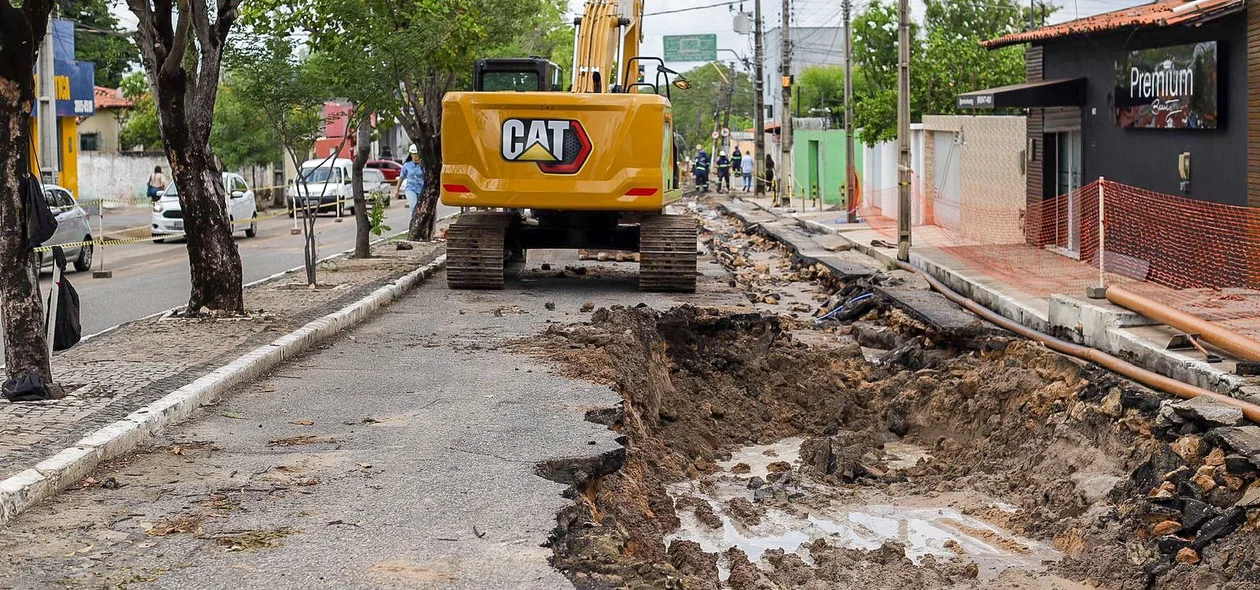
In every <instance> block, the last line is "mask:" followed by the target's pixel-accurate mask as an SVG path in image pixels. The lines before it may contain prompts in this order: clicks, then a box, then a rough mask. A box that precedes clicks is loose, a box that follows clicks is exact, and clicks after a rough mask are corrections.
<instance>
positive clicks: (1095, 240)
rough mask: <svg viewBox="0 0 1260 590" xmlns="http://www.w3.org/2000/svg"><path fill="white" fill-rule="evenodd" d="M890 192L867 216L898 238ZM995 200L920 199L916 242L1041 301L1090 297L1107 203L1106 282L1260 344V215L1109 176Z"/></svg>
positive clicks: (916, 194)
mask: <svg viewBox="0 0 1260 590" xmlns="http://www.w3.org/2000/svg"><path fill="white" fill-rule="evenodd" d="M916 188H917V187H916ZM885 190H891V191H892V192H893V193H895V191H896V189H885ZM881 192H884V191H872V192H871V193H868V196H867V199H866V206H865V207H864V208H863V211H862V212H863V214H864V217H865V220H866V221H867V222H868V224H869V225H870V227H872V228H873V229H876V230H877V231H879V232H880V233H881V234H883V235H885V236H886V237H887V239H888V240H889V241H895V240H896V235H897V222H896V210H895V208H890V205H891V206H892V207H895V203H896V197H895V194H894V195H891V198H890V196H889V195H881V194H876V193H881ZM1020 197H1021V199H1022V194H1020ZM997 201H998V198H996V197H994V198H991V199H988V200H986V199H984V198H981V197H980V196H973V195H965V196H963V197H962V198H952V199H951V198H947V197H945V196H944V195H942V194H941V191H939V190H937V189H936V188H935V187H930V186H929V187H926V188H925V189H924V190H914V191H912V219H913V223H912V225H913V226H914V230H913V243H914V245H915V246H916V248H920V249H922V248H932V249H935V250H937V252H936V253H935V256H938V257H941V258H943V259H945V262H946V263H947V265H949V264H950V263H951V262H952V263H953V265H955V266H962V267H965V268H966V269H967V270H969V271H970V272H975V273H982V274H985V275H988V276H989V277H991V278H993V279H995V280H997V281H999V282H1001V283H1003V284H1005V285H1008V286H1010V287H1013V288H1015V289H1018V290H1020V291H1023V292H1024V293H1027V294H1029V295H1032V296H1035V297H1047V296H1049V295H1050V294H1052V293H1064V294H1067V295H1073V296H1083V295H1084V291H1085V288H1086V287H1087V286H1090V285H1097V284H1098V283H1099V265H1100V260H1099V243H1100V231H1099V230H1100V225H1099V204H1100V203H1102V206H1103V213H1104V215H1103V218H1104V224H1103V227H1102V232H1101V242H1102V243H1103V248H1102V253H1103V256H1102V261H1101V263H1102V266H1103V267H1104V268H1105V271H1106V273H1105V274H1106V281H1107V283H1108V284H1123V285H1124V286H1125V287H1126V288H1129V289H1131V290H1133V291H1135V292H1139V293H1141V294H1143V295H1146V296H1148V297H1151V298H1152V299H1154V300H1156V301H1159V302H1161V303H1164V304H1166V305H1171V306H1173V307H1176V308H1178V309H1181V310H1182V311H1185V312H1188V313H1191V314H1194V315H1196V316H1199V317H1201V318H1203V319H1207V320H1211V321H1217V322H1222V323H1224V324H1226V325H1227V326H1228V327H1231V328H1233V329H1235V330H1237V331H1239V332H1242V333H1245V334H1248V335H1250V336H1252V337H1260V209H1255V208H1250V207H1238V206H1232V205H1222V204H1218V203H1210V202H1207V201H1201V200H1197V199H1191V198H1187V197H1182V196H1176V195H1167V194H1160V193H1156V192H1152V191H1148V190H1145V189H1141V188H1137V187H1133V186H1129V185H1125V184H1121V183H1118V182H1111V181H1105V180H1098V181H1095V182H1092V183H1090V184H1088V185H1086V186H1084V187H1081V188H1080V189H1077V190H1075V191H1073V192H1071V193H1069V194H1065V195H1060V196H1058V197H1056V198H1053V199H1048V200H1044V201H1041V202H1039V203H1034V204H1031V205H1028V204H1024V203H1022V202H1020V203H1018V204H1017V205H1014V206H1013V205H1012V201H1011V199H1010V198H1009V195H1007V196H1006V197H1003V198H1002V200H1001V201H1000V202H997ZM879 204H883V205H884V207H882V208H881V207H878V206H877V205H879ZM885 210H887V211H889V214H885ZM921 251H923V250H921ZM924 253H925V254H927V255H929V256H933V253H932V252H928V251H925V252H924ZM949 258H952V259H954V260H953V261H950V260H948V259H949Z"/></svg>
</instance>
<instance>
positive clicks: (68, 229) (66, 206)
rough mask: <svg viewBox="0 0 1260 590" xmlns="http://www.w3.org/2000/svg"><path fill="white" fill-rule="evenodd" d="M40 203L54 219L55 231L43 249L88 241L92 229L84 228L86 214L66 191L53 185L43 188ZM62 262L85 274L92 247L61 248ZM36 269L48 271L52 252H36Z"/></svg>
mask: <svg viewBox="0 0 1260 590" xmlns="http://www.w3.org/2000/svg"><path fill="white" fill-rule="evenodd" d="M44 199H45V200H47V201H48V208H49V209H51V210H52V212H53V215H56V216H57V231H56V232H55V233H53V235H52V237H51V238H48V240H47V241H45V242H44V243H43V244H42V245H43V246H59V245H61V244H73V243H76V242H86V241H90V240H91V239H92V229H91V227H90V226H89V225H88V214H87V212H86V211H84V210H83V208H82V207H80V206H79V203H78V202H77V201H75V199H74V195H72V194H70V191H69V190H67V189H65V188H63V187H60V186H57V185H55V184H45V185H44ZM65 252H66V260H67V261H71V262H73V264H74V270H77V271H79V272H85V271H88V270H91V269H92V244H83V245H78V246H71V247H67V248H65ZM36 257H37V261H38V263H39V266H38V267H37V268H40V269H44V268H52V265H53V255H52V252H37V253H36Z"/></svg>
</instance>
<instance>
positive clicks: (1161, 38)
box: [959, 0, 1260, 207]
mask: <svg viewBox="0 0 1260 590" xmlns="http://www.w3.org/2000/svg"><path fill="white" fill-rule="evenodd" d="M1255 4H1260V2H1247V3H1245V2H1244V1H1243V0H1163V1H1159V2H1155V3H1152V4H1148V5H1143V6H1139V7H1134V8H1129V9H1124V10H1118V11H1115V12H1112V13H1107V14H1102V15H1097V16H1094V17H1089V18H1085V19H1080V20H1078V21H1072V22H1068V23H1062V24H1059V25H1053V26H1050V27H1045V28H1042V29H1035V30H1032V31H1026V32H1022V33H1016V34H1013V35H1008V36H1006V37H1002V38H1000V39H995V40H993V41H989V42H987V43H986V46H988V47H989V48H997V47H1004V46H1007V45H1014V44H1020V43H1028V44H1029V48H1028V51H1027V64H1028V72H1027V73H1028V84H1025V85H1021V86H1016V87H1009V88H1005V89H992V90H987V91H980V92H977V93H968V94H966V95H963V96H961V97H960V101H959V102H960V106H964V107H966V106H972V107H973V108H985V107H995V106H996V107H1003V106H1007V107H1028V115H1029V121H1028V143H1027V153H1026V159H1027V171H1028V174H1027V191H1028V195H1027V197H1028V202H1029V205H1030V207H1031V206H1033V205H1034V204H1035V203H1037V202H1040V201H1042V200H1044V199H1048V198H1053V197H1055V196H1058V195H1062V194H1066V193H1069V192H1071V191H1072V190H1074V189H1076V188H1079V187H1081V186H1084V185H1088V184H1089V183H1090V182H1092V181H1094V180H1096V179H1097V178H1099V177H1106V178H1107V179H1108V180H1110V181H1116V182H1120V183H1124V184H1128V185H1132V186H1136V187H1139V188H1142V189H1146V190H1149V191H1154V192H1157V193H1164V194H1169V195H1178V196H1183V197H1189V198H1193V199H1198V200H1203V201H1209V202H1213V203H1220V204H1228V205H1239V206H1247V205H1251V206H1258V205H1260V193H1258V192H1257V189H1260V171H1257V170H1256V168H1258V167H1260V149H1258V146H1260V133H1256V134H1253V133H1251V128H1252V127H1257V123H1260V121H1257V120H1253V119H1260V117H1258V116H1256V115H1255V113H1251V112H1250V111H1251V110H1253V109H1255V108H1258V107H1257V106H1253V105H1250V104H1249V101H1248V94H1249V85H1248V74H1249V71H1257V66H1260V63H1257V64H1253V63H1250V62H1249V56H1251V60H1256V61H1260V56H1258V55H1257V54H1258V53H1260V40H1256V39H1254V38H1255V37H1257V36H1258V35H1257V26H1255V25H1252V26H1249V23H1250V22H1253V21H1255V22H1260V18H1257V17H1256V15H1255V13H1260V7H1257V6H1253V5H1255ZM1253 45H1254V46H1256V47H1257V51H1251V50H1250V48H1251V47H1252V46H1253ZM1253 78H1258V79H1260V72H1258V75H1256V76H1253ZM1069 86H1070V88H1069ZM1030 88H1032V89H1031V90H1030ZM1056 90H1057V91H1056ZM1004 94H1005V95H1008V96H1009V98H1007V99H1006V100H1005V101H1004V100H1003V95H1004ZM1020 103H1022V104H1020ZM1258 106H1260V103H1258ZM1249 137H1256V139H1254V140H1251V141H1249ZM1249 152H1256V154H1255V155H1251V156H1249ZM1249 196H1250V198H1249Z"/></svg>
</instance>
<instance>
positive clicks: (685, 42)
mask: <svg viewBox="0 0 1260 590" xmlns="http://www.w3.org/2000/svg"><path fill="white" fill-rule="evenodd" d="M665 61H669V62H689V61H705V62H708V61H717V35H716V34H708V35H666V36H665Z"/></svg>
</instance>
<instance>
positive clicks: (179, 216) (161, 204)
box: [152, 172, 258, 243]
mask: <svg viewBox="0 0 1260 590" xmlns="http://www.w3.org/2000/svg"><path fill="white" fill-rule="evenodd" d="M223 188H224V190H225V191H226V193H227V212H228V221H230V222H231V223H232V231H234V232H235V231H241V230H244V231H245V237H247V238H252V237H254V236H256V235H258V221H257V220H256V219H254V218H255V217H258V203H256V202H254V190H253V189H251V188H249V184H248V183H246V182H245V179H244V178H243V177H241V175H240V174H233V173H231V172H224V173H223ZM152 231H153V235H154V236H169V237H172V238H176V237H180V236H182V235H184V211H183V209H181V208H180V206H179V190H178V188H177V187H176V186H175V184H174V183H171V185H170V186H168V187H167V188H166V192H164V193H162V197H161V198H160V199H158V201H157V202H156V203H154V204H153V228H152ZM165 239H166V238H165V237H162V238H158V239H156V240H153V241H155V242H158V243H161V242H163V241H165Z"/></svg>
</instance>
